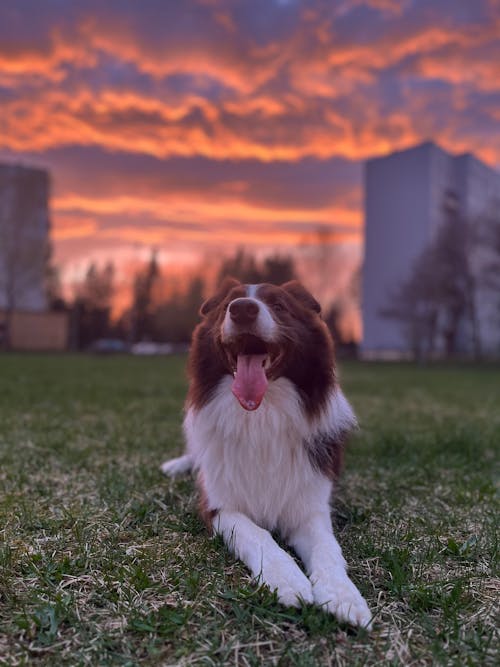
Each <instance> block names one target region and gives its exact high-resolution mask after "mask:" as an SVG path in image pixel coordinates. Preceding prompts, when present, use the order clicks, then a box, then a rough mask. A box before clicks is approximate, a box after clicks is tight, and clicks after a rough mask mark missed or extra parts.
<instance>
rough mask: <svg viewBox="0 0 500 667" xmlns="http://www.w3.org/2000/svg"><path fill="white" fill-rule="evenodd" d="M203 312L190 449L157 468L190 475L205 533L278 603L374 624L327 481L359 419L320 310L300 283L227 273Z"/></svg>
mask: <svg viewBox="0 0 500 667" xmlns="http://www.w3.org/2000/svg"><path fill="white" fill-rule="evenodd" d="M200 315H201V317H202V321H201V323H200V324H199V325H198V326H197V328H196V329H195V331H194V333H193V340H192V346H191V351H190V356H189V362H188V374H189V391H188V396H187V401H186V411H185V419H184V433H185V438H186V443H187V448H186V453H185V454H184V455H183V456H180V457H179V458H176V459H173V460H170V461H166V462H165V463H164V464H163V465H162V466H161V470H162V471H163V473H165V474H166V475H170V476H175V475H179V474H183V473H187V472H189V471H191V470H194V471H195V472H197V483H198V487H199V493H200V508H201V513H202V517H203V518H204V520H205V522H206V523H207V525H208V527H209V529H210V530H211V531H213V532H215V533H216V534H219V535H221V536H222V538H223V540H224V542H225V544H226V545H227V547H228V548H229V549H230V550H231V551H232V552H233V553H234V554H235V556H236V557H237V558H239V559H241V560H242V561H243V562H244V563H245V564H246V565H247V567H248V568H249V569H250V571H251V573H252V575H253V577H254V578H255V579H256V580H257V581H259V582H260V583H263V584H265V585H266V586H268V587H269V588H270V589H271V590H272V591H276V593H277V597H278V601H279V602H280V603H282V604H283V605H287V606H300V605H301V604H303V603H314V604H316V605H319V606H321V607H322V608H324V609H325V610H326V611H327V612H329V613H332V614H333V615H335V616H336V618H337V619H338V620H339V621H343V622H347V623H350V624H352V625H358V626H363V627H365V628H367V629H370V628H371V613H370V611H369V609H368V606H367V604H366V602H365V600H364V598H363V597H362V596H361V594H360V592H359V591H358V589H357V588H356V586H355V585H354V584H353V583H352V581H351V580H350V579H349V577H348V575H347V572H346V561H345V560H344V558H343V556H342V551H341V549H340V546H339V544H338V542H337V540H336V539H335V536H334V534H333V529H332V524H331V517H330V496H331V493H332V487H333V484H334V481H335V480H336V478H337V476H338V474H339V471H340V467H341V463H342V454H343V449H344V444H345V441H346V438H347V436H348V435H349V433H350V432H351V431H352V430H353V429H354V428H356V426H357V423H356V417H355V415H354V413H353V410H352V408H351V406H350V405H349V403H348V402H347V400H346V398H345V396H344V394H343V393H342V391H341V389H340V386H339V383H338V379H337V377H336V374H335V361H334V349H333V341H332V338H331V335H330V333H329V331H328V328H327V327H326V325H325V323H324V321H323V320H322V318H321V308H320V305H319V304H318V302H317V301H316V299H315V298H314V297H313V296H312V295H311V294H310V293H309V292H308V291H307V290H306V289H305V288H304V287H303V286H302V285H301V284H300V283H299V282H297V281H291V282H288V283H285V284H284V285H281V286H279V287H278V286H276V285H270V284H260V285H243V284H241V283H240V282H238V281H237V280H235V279H226V280H225V282H224V283H223V284H222V285H221V287H220V289H219V291H218V292H217V294H215V296H213V297H212V298H210V299H208V300H207V301H205V303H204V304H203V305H202V306H201V309H200ZM272 531H278V532H279V534H280V535H281V537H282V538H283V540H284V541H285V542H286V543H287V544H288V545H289V546H291V547H292V548H293V549H294V550H295V552H296V553H297V554H298V556H299V557H300V559H301V560H302V562H303V564H304V566H305V570H306V572H307V576H306V574H304V572H303V571H302V569H301V568H300V567H299V565H297V563H296V561H295V560H294V558H293V557H292V556H291V555H289V554H288V553H287V552H286V551H285V550H283V549H282V548H281V547H280V546H278V544H277V543H276V541H275V540H274V538H273V537H272V534H271V533H272Z"/></svg>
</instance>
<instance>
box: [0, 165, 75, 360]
mask: <svg viewBox="0 0 500 667" xmlns="http://www.w3.org/2000/svg"><path fill="white" fill-rule="evenodd" d="M49 189H50V182H49V174H48V173H47V172H46V171H44V170H41V169H31V168H27V167H24V166H19V165H10V164H0V348H1V347H2V345H7V344H8V346H9V347H12V348H14V349H20V350H34V349H38V350H56V349H64V348H65V347H66V344H67V329H68V322H67V320H68V318H67V315H66V313H51V312H48V311H47V298H46V294H45V288H44V282H45V270H46V263H47V257H48V251H49V231H50V229H49V195H50V192H49Z"/></svg>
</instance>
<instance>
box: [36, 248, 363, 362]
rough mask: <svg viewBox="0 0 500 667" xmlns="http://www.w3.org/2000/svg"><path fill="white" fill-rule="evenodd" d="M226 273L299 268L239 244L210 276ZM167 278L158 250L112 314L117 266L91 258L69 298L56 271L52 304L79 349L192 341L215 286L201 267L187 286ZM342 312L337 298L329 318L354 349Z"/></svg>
mask: <svg viewBox="0 0 500 667" xmlns="http://www.w3.org/2000/svg"><path fill="white" fill-rule="evenodd" d="M226 276H232V277H234V278H237V279H239V280H240V281H241V282H243V283H249V284H258V283H274V284H278V285H280V284H283V283H285V282H287V281H289V280H293V279H296V278H297V270H296V265H295V261H294V258H293V257H292V256H291V255H284V254H279V255H278V254H275V255H270V256H267V257H265V258H264V259H262V260H260V261H259V260H257V258H256V257H255V256H254V255H253V254H251V253H250V252H248V251H246V250H243V249H239V250H237V251H236V252H235V253H234V254H233V255H231V256H229V257H227V258H225V259H224V260H222V262H221V264H220V266H219V268H218V270H217V272H216V276H215V280H214V279H212V280H211V281H210V282H211V283H212V282H213V283H214V284H215V285H217V284H219V283H220V282H221V281H222V280H223V279H224V278H225V277H226ZM168 282H169V278H168V276H165V275H163V274H162V269H161V265H160V263H159V261H158V255H157V252H156V251H154V250H153V251H152V252H151V256H150V258H149V261H147V262H146V263H145V264H144V265H143V266H141V267H140V268H139V269H138V270H137V271H136V273H135V275H134V276H133V280H132V287H131V294H130V302H129V304H128V305H127V306H126V307H125V308H124V310H123V312H121V313H120V314H119V315H117V316H113V302H114V298H115V296H116V271H115V267H114V265H113V263H112V262H109V263H107V264H106V265H105V266H103V267H98V266H97V265H96V264H94V263H91V264H90V265H89V266H88V268H87V271H86V273H85V277H84V279H83V280H82V281H81V283H80V284H79V285H78V286H77V287H76V289H75V292H74V296H73V298H72V299H69V300H68V299H66V300H65V299H64V298H63V297H62V296H61V293H62V292H61V287H60V285H59V283H58V280H57V274H54V275H52V278H51V280H50V281H49V283H48V291H49V300H50V307H51V309H52V310H65V311H67V312H68V315H69V319H70V345H71V347H72V348H74V349H88V348H89V347H91V346H92V344H93V343H95V341H97V340H99V339H110V338H113V339H120V340H122V341H125V342H126V343H128V344H129V345H132V344H134V343H136V342H140V341H154V342H157V343H163V342H168V343H178V344H181V343H188V342H189V340H190V338H191V334H192V331H193V329H194V327H195V326H196V324H197V322H198V321H199V308H200V305H201V303H202V302H203V300H204V299H205V298H206V296H207V292H208V291H209V288H210V286H209V285H207V282H206V279H205V278H204V276H203V274H202V273H201V271H200V272H199V273H197V274H195V275H193V276H191V277H190V278H189V279H188V280H187V282H186V284H185V285H184V287H183V288H177V289H175V288H171V289H168V287H169V285H168ZM165 294H168V296H165ZM342 315H343V307H342V304H341V303H340V302H338V301H335V302H334V303H333V304H331V305H329V306H328V307H327V309H326V311H325V313H324V318H325V321H326V322H327V324H328V326H329V327H330V329H331V331H332V334H333V335H334V338H335V340H336V341H337V344H338V345H339V346H340V347H341V348H342V349H344V350H346V351H348V352H353V351H354V350H355V342H354V341H352V340H346V339H345V336H344V335H343V332H342V327H341V325H340V322H341V319H342Z"/></svg>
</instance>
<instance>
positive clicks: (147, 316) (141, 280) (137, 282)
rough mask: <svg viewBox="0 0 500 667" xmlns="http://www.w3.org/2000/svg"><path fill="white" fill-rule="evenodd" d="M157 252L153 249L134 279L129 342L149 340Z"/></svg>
mask: <svg viewBox="0 0 500 667" xmlns="http://www.w3.org/2000/svg"><path fill="white" fill-rule="evenodd" d="M157 257H158V251H157V250H156V249H155V248H153V249H152V251H151V257H150V259H149V262H148V263H147V265H146V266H145V267H144V268H143V269H142V270H141V271H139V272H138V273H137V274H136V276H135V279H134V285H133V293H132V306H131V309H130V339H131V342H136V341H139V340H143V339H145V338H151V336H152V333H153V330H152V323H151V318H152V312H153V306H154V289H155V287H156V286H157V285H158V282H159V280H160V276H161V274H160V268H159V266H158V259H157Z"/></svg>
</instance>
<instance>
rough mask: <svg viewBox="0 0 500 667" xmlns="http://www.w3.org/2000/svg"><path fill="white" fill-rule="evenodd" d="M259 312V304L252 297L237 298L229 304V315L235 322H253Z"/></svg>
mask: <svg viewBox="0 0 500 667" xmlns="http://www.w3.org/2000/svg"><path fill="white" fill-rule="evenodd" d="M258 314H259V305H258V304H257V303H255V301H253V300H252V299H235V300H234V301H232V302H231V303H230V304H229V315H230V316H231V319H232V320H233V322H234V323H235V324H252V323H253V322H255V320H256V319H257V316H258Z"/></svg>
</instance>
